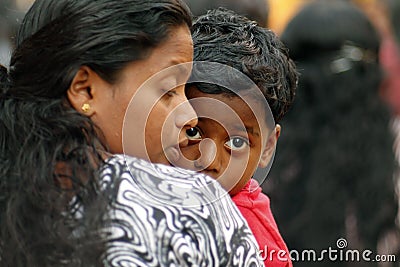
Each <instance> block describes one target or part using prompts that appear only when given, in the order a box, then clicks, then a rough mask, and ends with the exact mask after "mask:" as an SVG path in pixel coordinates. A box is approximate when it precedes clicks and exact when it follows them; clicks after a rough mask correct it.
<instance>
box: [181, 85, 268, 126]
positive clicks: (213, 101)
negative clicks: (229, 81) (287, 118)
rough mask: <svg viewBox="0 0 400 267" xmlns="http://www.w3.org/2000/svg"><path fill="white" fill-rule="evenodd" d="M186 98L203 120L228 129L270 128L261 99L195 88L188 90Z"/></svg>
mask: <svg viewBox="0 0 400 267" xmlns="http://www.w3.org/2000/svg"><path fill="white" fill-rule="evenodd" d="M188 99H189V101H190V102H191V103H192V105H193V107H194V109H195V111H196V112H197V114H198V116H199V117H203V121H204V122H207V121H209V120H214V121H217V122H218V123H219V124H223V125H224V126H227V127H228V128H230V129H242V130H247V131H254V130H255V128H257V127H259V128H260V129H261V130H262V131H268V132H269V130H270V129H269V128H268V127H267V123H266V120H265V116H266V112H265V107H263V101H259V100H257V99H255V98H254V97H252V96H248V97H241V96H238V95H235V94H234V93H232V94H230V93H218V94H212V93H205V92H202V91H200V90H199V89H197V88H196V89H194V90H190V92H188ZM196 99H201V101H196ZM235 114H236V115H237V116H235ZM204 118H206V119H204Z"/></svg>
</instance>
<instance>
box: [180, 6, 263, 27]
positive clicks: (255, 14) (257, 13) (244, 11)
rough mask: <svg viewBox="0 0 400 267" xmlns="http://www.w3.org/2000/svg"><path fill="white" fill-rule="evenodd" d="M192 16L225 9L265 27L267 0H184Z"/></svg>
mask: <svg viewBox="0 0 400 267" xmlns="http://www.w3.org/2000/svg"><path fill="white" fill-rule="evenodd" d="M184 1H185V2H186V3H187V4H188V6H189V7H190V10H191V11H192V13H193V15H195V16H199V15H202V14H205V13H206V12H207V10H210V9H215V8H218V7H225V8H227V9H230V10H232V11H235V12H236V13H238V14H240V15H243V16H246V17H247V18H249V19H251V20H254V21H256V22H257V23H258V25H260V26H262V27H266V26H267V24H268V12H269V5H268V0H184Z"/></svg>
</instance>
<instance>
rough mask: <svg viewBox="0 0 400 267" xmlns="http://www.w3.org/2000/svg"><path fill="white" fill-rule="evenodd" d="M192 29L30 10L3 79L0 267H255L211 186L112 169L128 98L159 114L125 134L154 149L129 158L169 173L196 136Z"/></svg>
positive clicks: (150, 5)
mask: <svg viewBox="0 0 400 267" xmlns="http://www.w3.org/2000/svg"><path fill="white" fill-rule="evenodd" d="M190 25H191V20H190V15H189V12H188V10H187V9H186V7H185V6H184V5H183V4H182V3H181V2H180V1H179V0H148V1H138V0H125V1H120V0H97V1H93V0H37V1H36V2H35V3H34V4H33V6H32V8H31V9H30V10H29V11H28V13H27V15H26V16H25V18H24V20H23V23H22V25H21V28H20V30H19V33H18V36H17V39H16V49H15V51H14V53H13V56H12V59H11V64H10V69H9V71H8V73H7V70H6V69H5V68H1V75H0V77H1V79H2V80H1V89H2V91H3V96H2V98H1V102H0V109H1V110H0V123H1V126H0V146H1V163H0V165H1V168H0V175H1V181H0V188H1V192H0V196H1V197H0V207H1V208H0V209H1V212H0V224H1V225H0V229H1V230H0V233H1V237H0V240H1V242H0V253H1V254H0V263H1V264H0V265H1V266H85V267H86V266H170V265H175V266H189V265H196V266H200V265H201V266H229V265H237V266H247V265H249V266H258V265H259V262H258V259H257V257H256V245H255V244H256V243H255V240H254V238H253V237H252V235H251V232H250V230H249V229H248V227H247V225H246V223H245V222H244V220H243V219H242V218H241V217H240V216H239V213H238V211H237V209H236V208H234V206H233V204H232V203H231V202H230V200H229V199H228V197H227V196H226V194H225V192H224V191H223V190H221V189H220V187H219V186H218V185H217V184H215V183H214V182H213V180H212V179H210V178H208V177H205V176H201V175H197V174H194V173H191V172H190V173H189V172H186V171H184V170H181V169H174V168H172V167H168V166H165V165H160V164H154V165H153V164H150V163H148V162H147V161H145V160H142V159H138V158H131V157H124V156H121V155H113V154H118V153H122V152H123V145H122V128H123V124H124V122H123V120H124V116H125V112H126V110H127V109H128V103H129V101H130V99H131V98H132V97H133V96H134V95H136V96H135V97H138V96H140V97H141V99H140V100H141V101H134V102H133V103H135V104H143V106H151V107H152V108H151V109H150V110H148V111H146V112H145V113H146V114H143V115H142V114H136V115H137V118H138V119H140V118H141V117H143V116H147V121H146V123H145V124H143V125H139V126H138V127H137V128H135V127H131V126H129V125H130V124H133V125H134V126H135V123H136V122H135V120H133V121H128V122H125V124H126V123H128V129H129V132H128V133H129V134H130V135H129V136H130V137H132V138H136V137H141V138H142V137H143V138H144V142H145V144H144V148H146V149H147V151H142V150H136V149H131V148H130V147H129V149H131V150H129V151H130V153H131V154H132V155H133V156H138V157H141V158H144V159H147V160H151V161H153V162H155V163H168V161H167V156H168V153H171V154H172V155H174V154H176V153H175V152H176V149H177V147H178V146H179V145H180V146H184V145H185V140H184V138H185V137H184V136H181V133H184V132H185V131H182V129H185V128H189V127H191V126H193V125H194V124H195V123H196V119H195V114H194V111H193V110H192V109H191V107H190V105H188V104H187V103H186V102H185V101H186V100H187V99H186V98H185V95H184V82H185V81H186V79H187V77H188V75H189V71H190V63H189V64H188V63H187V62H191V61H192V52H193V47H192V41H191V38H190V31H189V26H190ZM178 63H182V64H183V65H180V66H181V67H180V68H179V69H180V71H179V72H176V71H169V72H168V71H167V72H166V73H167V74H168V75H163V77H162V78H161V77H160V76H159V75H158V74H157V75H155V76H153V74H156V73H158V72H160V71H161V73H164V74H165V72H163V71H162V70H163V69H165V68H168V67H170V66H172V65H174V64H178ZM188 65H189V66H188ZM182 66H184V67H183V68H182ZM151 77H153V78H152V79H150V80H151V81H153V82H150V83H149V82H147V83H145V86H143V87H141V84H142V83H144V82H145V81H146V80H148V79H149V78H151ZM154 77H155V78H154ZM165 80H167V82H166V83H167V84H173V85H174V86H171V87H170V88H165V83H163V82H165ZM154 81H155V82H154ZM139 87H141V88H140V90H139ZM169 89H171V90H169ZM178 107H179V108H178ZM139 110H140V109H139ZM134 115H135V114H133V116H134ZM133 118H135V117H133ZM142 126H143V127H144V128H142ZM163 127H164V128H166V130H167V131H168V134H169V135H170V136H171V137H170V138H167V139H168V140H167V141H166V142H167V145H168V147H167V149H166V151H167V152H166V153H164V150H163V149H162V145H163V144H164V137H163V138H162V136H161V132H162V131H161V130H162V128H163ZM143 132H144V134H143ZM128 139H129V138H128ZM161 141H163V142H161ZM174 142H175V143H174ZM128 143H129V142H128ZM133 144H135V143H134V142H133ZM168 151H172V152H168ZM216 200H218V201H216Z"/></svg>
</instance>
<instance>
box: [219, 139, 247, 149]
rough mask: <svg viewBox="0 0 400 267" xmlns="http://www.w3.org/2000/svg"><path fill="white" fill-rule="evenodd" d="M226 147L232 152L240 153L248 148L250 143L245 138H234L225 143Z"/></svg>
mask: <svg viewBox="0 0 400 267" xmlns="http://www.w3.org/2000/svg"><path fill="white" fill-rule="evenodd" d="M225 145H226V146H227V147H229V149H231V150H235V151H238V150H242V149H244V148H245V147H246V146H249V141H248V140H247V139H245V138H243V137H232V138H231V139H229V141H227V142H226V143H225Z"/></svg>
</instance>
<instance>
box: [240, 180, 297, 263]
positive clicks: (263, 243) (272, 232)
mask: <svg viewBox="0 0 400 267" xmlns="http://www.w3.org/2000/svg"><path fill="white" fill-rule="evenodd" d="M232 200H233V202H235V204H236V206H237V207H238V208H239V210H240V212H241V213H242V215H243V217H244V218H245V219H246V221H247V223H248V224H249V226H250V229H251V230H252V231H253V234H254V236H255V237H256V240H257V242H258V245H259V247H260V257H262V259H263V260H264V263H265V266H267V267H292V266H293V264H292V261H291V260H290V255H289V250H288V248H287V246H286V244H285V242H284V241H283V238H282V236H281V234H280V233H279V230H278V226H277V225H276V222H275V219H274V217H273V215H272V212H271V208H270V204H269V203H270V201H269V198H268V196H266V195H265V194H263V193H262V192H261V188H260V186H259V185H258V182H257V181H256V180H254V179H251V180H250V181H249V182H248V183H247V184H246V186H245V187H244V188H243V189H242V190H241V191H240V192H239V193H238V194H236V195H234V196H233V197H232Z"/></svg>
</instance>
